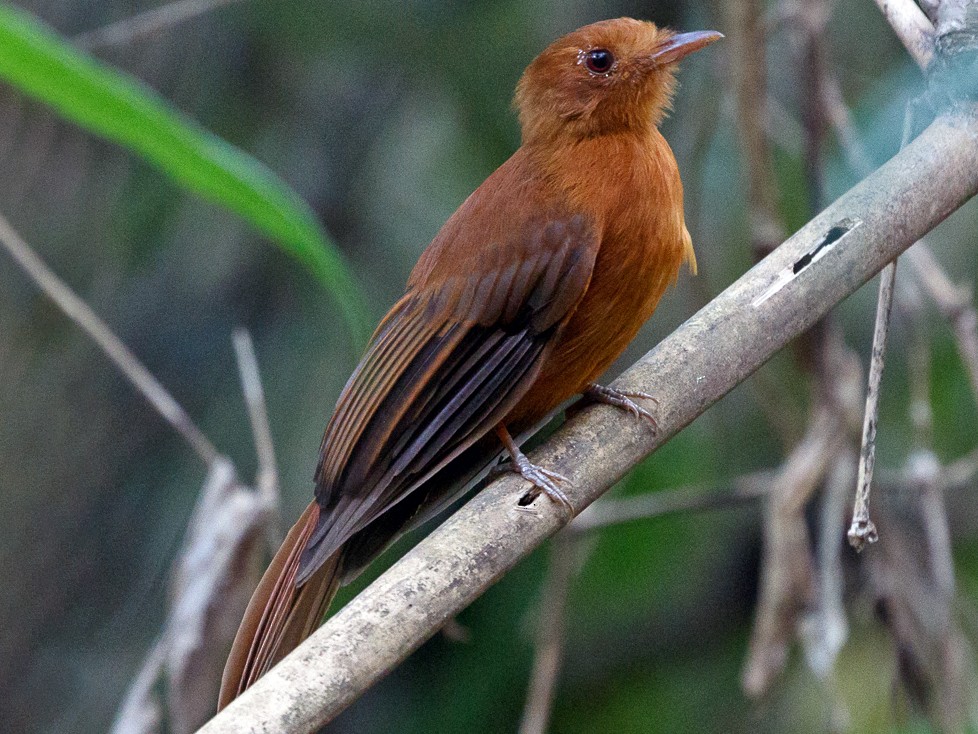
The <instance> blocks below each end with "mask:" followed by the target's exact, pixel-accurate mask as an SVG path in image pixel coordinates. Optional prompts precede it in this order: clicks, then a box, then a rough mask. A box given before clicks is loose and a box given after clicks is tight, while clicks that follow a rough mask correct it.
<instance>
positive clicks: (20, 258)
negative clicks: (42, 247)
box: [0, 215, 218, 466]
mask: <svg viewBox="0 0 978 734" xmlns="http://www.w3.org/2000/svg"><path fill="white" fill-rule="evenodd" d="M0 245H2V246H3V247H4V248H6V250H7V251H8V252H9V253H10V255H11V256H12V257H13V259H14V261H15V262H16V263H17V264H18V265H19V266H20V267H21V268H22V269H23V270H24V272H26V273H27V275H28V276H29V277H30V279H31V280H32V281H34V284H35V285H36V286H37V287H38V288H39V289H40V290H41V292H42V293H44V295H46V296H47V297H48V298H50V299H51V300H52V301H53V302H54V304H55V305H56V306H57V307H58V308H60V309H61V310H62V311H63V312H64V314H65V315H66V316H67V317H68V318H69V319H71V320H72V321H74V322H75V324H76V325H77V326H78V327H79V328H80V329H81V330H82V331H84V332H85V333H86V334H88V336H90V337H91V338H92V340H93V341H94V342H95V343H96V344H98V345H99V347H100V348H101V349H102V351H103V352H105V355H106V356H107V357H108V358H109V359H110V360H111V361H112V362H113V363H114V364H115V366H116V367H118V368H119V370H120V371H121V372H122V374H124V375H125V376H126V378H127V379H128V380H129V382H131V383H132V384H133V386H134V387H135V388H136V389H137V390H138V391H139V392H141V393H142V394H143V397H145V398H146V400H148V401H149V403H150V405H152V406H153V408H155V409H156V411H157V412H158V413H159V414H160V415H161V416H162V417H163V418H164V420H166V421H167V423H169V424H170V425H171V426H173V428H174V429H175V430H176V431H177V433H179V434H180V435H181V436H183V438H184V440H185V441H186V442H187V443H188V444H189V445H190V448H192V449H193V450H194V453H196V454H197V456H199V457H200V459H201V461H203V462H204V463H205V464H207V465H208V466H210V465H211V464H213V462H214V461H215V460H216V459H217V458H218V452H217V449H216V448H214V444H212V443H211V442H210V439H208V438H207V436H205V435H204V433H203V431H201V430H200V429H199V428H198V427H197V425H196V424H195V423H194V422H193V420H191V418H190V416H189V415H188V414H187V412H186V411H185V410H184V409H183V407H182V406H181V405H180V404H179V403H178V402H177V401H176V400H175V399H174V398H173V396H172V395H170V393H169V392H167V390H166V388H165V387H163V385H162V384H161V383H160V381H159V380H157V379H156V378H155V377H154V376H153V374H152V373H151V372H150V371H149V370H148V369H146V367H145V366H143V363H142V362H140V361H139V359H137V358H136V355H135V354H133V353H132V352H131V351H130V350H129V348H128V347H127V346H126V345H125V344H123V343H122V340H121V339H119V337H117V336H116V335H115V333H114V332H113V331H112V330H111V329H110V328H109V326H108V324H106V323H105V322H104V321H103V320H102V319H101V318H99V317H98V315H97V314H96V313H95V312H94V311H93V310H92V308H91V307H90V306H89V305H88V304H87V303H85V301H83V300H82V299H81V298H79V297H78V294H76V293H75V292H74V291H73V290H72V289H71V288H70V287H69V286H68V284H67V283H65V282H64V281H63V280H61V278H59V277H58V276H57V275H56V274H55V273H54V271H53V270H51V268H49V267H48V266H47V265H46V264H45V262H44V261H43V260H42V259H41V258H40V256H38V254H37V253H35V252H34V250H32V249H31V247H30V246H29V245H28V244H27V242H25V241H24V239H23V238H22V237H21V236H20V235H19V234H17V232H16V231H15V230H14V228H13V227H12V226H11V225H10V223H9V222H8V221H7V219H6V218H5V217H4V216H3V215H0Z"/></svg>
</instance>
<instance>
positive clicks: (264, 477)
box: [232, 329, 281, 540]
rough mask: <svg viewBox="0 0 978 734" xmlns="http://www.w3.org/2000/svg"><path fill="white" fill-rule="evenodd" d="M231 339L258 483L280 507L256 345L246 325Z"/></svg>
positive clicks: (270, 501)
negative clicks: (239, 376) (245, 409)
mask: <svg viewBox="0 0 978 734" xmlns="http://www.w3.org/2000/svg"><path fill="white" fill-rule="evenodd" d="M232 341H233V342H234V352H235V354H236V355H237V357H238V372H239V373H240V375H241V390H242V392H243V393H244V399H245V404H246V405H247V406H248V418H249V419H250V421H251V433H252V435H253V436H254V438H255V453H257V455H258V474H257V476H256V477H255V486H256V488H257V489H258V492H259V493H260V494H261V495H262V496H263V497H264V499H265V502H266V503H267V504H268V506H269V507H278V501H279V482H278V467H277V466H276V464H275V447H274V444H273V443H272V429H271V427H270V426H269V425H268V409H267V408H266V406H265V390H264V389H263V388H262V384H261V376H260V375H259V373H258V359H257V358H256V357H255V345H254V344H253V343H252V341H251V335H250V334H249V333H248V330H247V329H235V330H234V333H233V334H232ZM279 535H280V534H279ZM279 540H281V538H279Z"/></svg>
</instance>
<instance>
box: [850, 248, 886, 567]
mask: <svg viewBox="0 0 978 734" xmlns="http://www.w3.org/2000/svg"><path fill="white" fill-rule="evenodd" d="M895 277H896V261H895V260H894V261H893V262H891V263H889V264H888V265H887V266H886V268H885V269H884V270H883V275H882V277H881V279H880V290H879V300H878V302H877V304H876V328H875V331H874V332H873V353H872V359H871V360H870V364H869V388H868V389H867V391H866V412H865V414H864V417H863V437H862V447H861V448H860V450H859V478H858V479H857V481H856V500H855V503H854V506H853V510H852V524H851V525H850V526H849V532H848V536H849V544H850V545H851V546H852V547H853V548H855V549H856V550H857V551H861V550H862V549H863V548H864V547H865V546H866V544H867V543H875V542H876V541H877V540H878V539H879V534H878V533H877V531H876V525H874V524H873V521H872V520H871V519H870V518H869V488H870V485H871V484H872V482H873V468H874V466H875V464H876V424H877V422H878V420H879V418H878V416H879V397H880V383H881V381H882V378H883V365H884V362H885V358H886V337H887V334H888V333H889V330H890V310H891V309H892V306H893V282H894V279H895Z"/></svg>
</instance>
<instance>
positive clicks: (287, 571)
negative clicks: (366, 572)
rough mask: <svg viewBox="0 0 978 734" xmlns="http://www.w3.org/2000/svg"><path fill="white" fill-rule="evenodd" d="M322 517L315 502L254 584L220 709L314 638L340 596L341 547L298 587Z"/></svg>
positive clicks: (223, 686)
mask: <svg viewBox="0 0 978 734" xmlns="http://www.w3.org/2000/svg"><path fill="white" fill-rule="evenodd" d="M318 521H319V505H317V504H316V502H312V503H310V505H309V507H307V508H306V510H305V512H303V513H302V516H301V517H300V518H299V520H298V521H297V522H296V524H295V525H293V526H292V529H291V530H290V531H289V533H288V535H287V536H286V538H285V541H284V542H283V543H282V547H281V548H279V550H278V552H277V553H276V554H275V558H273V559H272V562H271V564H269V566H268V569H267V570H266V571H265V575H264V576H262V579H261V581H260V582H259V584H258V588H257V589H255V593H254V595H253V596H252V597H251V601H250V602H249V603H248V609H247V610H246V611H245V615H244V618H243V619H242V620H241V625H240V627H238V633H237V635H235V638H234V644H233V645H232V646H231V654H230V655H229V656H228V661H227V664H226V665H225V667H224V676H223V679H222V681H221V694H220V697H219V699H218V710H220V709H223V708H224V707H225V706H227V705H228V704H229V703H231V701H233V700H234V699H235V698H236V697H237V696H239V695H240V694H241V693H243V692H244V690H245V689H246V688H248V687H249V686H251V685H252V684H253V683H254V682H255V681H256V680H258V678H260V677H261V676H262V675H264V674H265V672H267V671H268V669H269V668H271V667H272V666H273V665H275V663H277V662H278V661H279V660H281V659H282V658H284V657H285V656H286V655H288V654H289V653H290V652H291V651H292V650H293V649H295V648H296V646H298V645H299V643H300V642H302V641H303V640H304V639H306V638H307V637H309V635H311V634H312V633H313V632H314V631H315V630H316V627H317V626H318V625H319V622H320V620H322V618H323V615H324V614H325V613H326V610H327V609H328V608H329V605H330V602H332V600H333V597H334V596H335V595H336V590H337V588H338V587H339V579H340V574H341V572H342V569H341V565H342V564H341V560H342V553H343V550H342V548H341V549H340V550H338V551H336V553H334V554H333V555H332V556H330V557H329V558H327V559H326V561H325V562H324V563H323V564H322V566H320V567H319V568H318V569H317V570H316V571H315V572H314V573H313V574H312V575H311V576H310V577H309V579H308V580H307V581H306V582H305V583H304V584H303V585H302V587H301V588H296V574H297V573H298V570H299V559H300V558H301V556H302V551H303V550H304V549H305V547H306V544H307V543H308V541H309V537H310V536H311V535H312V532H313V530H315V528H316V524H317V523H318Z"/></svg>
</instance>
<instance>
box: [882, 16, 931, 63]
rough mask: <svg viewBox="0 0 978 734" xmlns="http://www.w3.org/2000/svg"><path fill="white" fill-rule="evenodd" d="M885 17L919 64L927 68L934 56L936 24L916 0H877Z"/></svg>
mask: <svg viewBox="0 0 978 734" xmlns="http://www.w3.org/2000/svg"><path fill="white" fill-rule="evenodd" d="M876 5H877V6H878V7H879V9H880V10H881V11H882V12H883V17H885V18H886V22H887V23H889V24H890V26H891V27H892V28H893V30H894V31H895V32H896V34H897V38H899V39H900V42H901V43H902V44H903V45H904V47H905V48H906V49H907V51H908V52H909V53H910V55H911V56H912V57H913V60H914V61H916V62H917V66H919V67H920V68H921V69H927V67H928V66H930V62H931V60H932V59H933V58H934V26H933V24H932V23H931V22H930V20H928V19H927V16H926V15H924V11H923V10H921V9H920V6H918V5H917V3H915V2H914V0H876Z"/></svg>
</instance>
